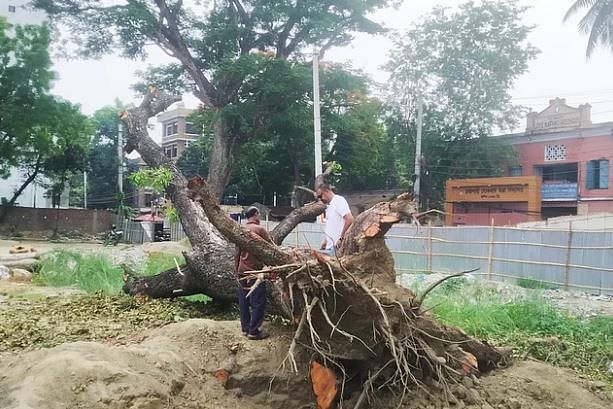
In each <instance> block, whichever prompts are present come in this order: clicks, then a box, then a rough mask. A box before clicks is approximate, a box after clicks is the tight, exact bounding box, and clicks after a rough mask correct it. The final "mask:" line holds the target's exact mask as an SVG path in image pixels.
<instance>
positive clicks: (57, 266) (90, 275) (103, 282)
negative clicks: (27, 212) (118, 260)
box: [33, 250, 211, 303]
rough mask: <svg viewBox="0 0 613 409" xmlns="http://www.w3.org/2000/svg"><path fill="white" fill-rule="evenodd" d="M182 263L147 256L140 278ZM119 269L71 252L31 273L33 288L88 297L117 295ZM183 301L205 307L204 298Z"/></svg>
mask: <svg viewBox="0 0 613 409" xmlns="http://www.w3.org/2000/svg"><path fill="white" fill-rule="evenodd" d="M175 258H176V260H177V263H179V265H182V264H183V263H185V259H184V258H183V256H174V255H169V254H166V253H162V252H153V253H150V254H149V257H148V258H147V261H146V262H145V265H144V266H143V268H142V271H140V272H139V273H140V275H144V276H151V275H155V274H158V273H161V272H162V271H165V270H168V269H171V268H175V267H176V266H175ZM123 273H124V271H123V269H122V268H121V267H118V266H114V265H113V264H112V263H111V261H110V259H109V258H108V257H107V256H105V255H102V254H91V253H88V254H80V253H77V252H74V251H67V250H57V251H54V252H52V253H50V254H47V255H45V257H44V258H43V259H42V260H41V261H40V262H39V263H38V264H37V265H36V267H35V269H34V277H33V281H34V283H35V284H38V285H44V286H49V287H75V288H79V289H81V290H83V291H86V292H88V293H97V292H102V293H104V294H117V293H118V292H120V291H121V287H122V286H123ZM179 298H181V299H182V300H184V301H189V302H194V303H207V302H209V301H210V300H211V299H210V298H209V297H207V296H206V295H191V296H188V297H179Z"/></svg>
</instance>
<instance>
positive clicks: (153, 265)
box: [141, 252, 185, 276]
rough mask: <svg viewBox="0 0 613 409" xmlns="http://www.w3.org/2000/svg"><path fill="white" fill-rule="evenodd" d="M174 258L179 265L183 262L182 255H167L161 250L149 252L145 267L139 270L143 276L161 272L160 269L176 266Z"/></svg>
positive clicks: (164, 269)
mask: <svg viewBox="0 0 613 409" xmlns="http://www.w3.org/2000/svg"><path fill="white" fill-rule="evenodd" d="M175 259H176V260H177V263H179V266H180V265H182V264H184V263H185V259H184V258H183V256H182V255H181V256H175V255H169V254H166V253H162V252H151V253H149V257H148V258H147V261H146V263H145V267H144V268H143V271H142V272H141V274H142V275H144V276H152V275H156V274H159V273H161V272H162V271H166V270H169V269H171V268H176V265H175Z"/></svg>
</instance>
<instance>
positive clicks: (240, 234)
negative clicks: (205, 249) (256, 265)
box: [187, 176, 293, 266]
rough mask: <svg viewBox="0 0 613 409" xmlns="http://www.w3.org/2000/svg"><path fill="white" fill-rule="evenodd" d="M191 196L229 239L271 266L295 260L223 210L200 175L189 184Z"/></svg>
mask: <svg viewBox="0 0 613 409" xmlns="http://www.w3.org/2000/svg"><path fill="white" fill-rule="evenodd" d="M187 188H188V189H189V196H190V198H191V199H192V200H194V201H196V202H199V203H200V204H201V206H202V208H203V210H204V213H205V214H206V216H207V217H208V219H209V220H210V222H211V223H212V224H213V226H215V228H216V229H217V230H219V232H220V233H221V234H222V235H223V236H224V237H225V238H226V239H228V240H229V241H231V242H232V243H234V244H236V245H237V246H238V247H240V248H241V249H243V250H245V251H248V252H249V253H251V254H257V257H258V260H260V261H261V262H262V263H264V264H266V265H270V266H276V265H279V264H288V263H291V262H292V261H293V258H292V256H291V255H290V254H289V253H286V252H284V251H282V250H280V249H279V248H278V247H277V246H276V245H274V244H273V243H269V242H267V241H265V240H263V239H261V238H260V237H259V236H257V235H255V234H253V233H250V232H249V230H247V229H245V228H243V227H241V226H240V225H239V224H238V223H236V222H235V221H234V220H232V219H231V218H229V217H228V215H227V214H226V213H225V212H224V211H223V210H221V208H220V207H219V203H218V202H217V199H216V197H215V196H214V195H213V194H212V192H211V190H210V189H209V187H208V184H207V182H206V181H205V180H204V179H203V178H202V177H200V176H194V177H193V178H191V179H190V180H189V182H188V184H187Z"/></svg>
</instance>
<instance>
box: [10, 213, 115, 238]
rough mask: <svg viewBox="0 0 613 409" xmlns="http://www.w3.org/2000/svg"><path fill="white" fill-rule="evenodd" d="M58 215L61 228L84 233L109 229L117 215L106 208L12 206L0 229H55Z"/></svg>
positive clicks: (59, 227)
mask: <svg viewBox="0 0 613 409" xmlns="http://www.w3.org/2000/svg"><path fill="white" fill-rule="evenodd" d="M58 216H59V217H58ZM56 217H57V224H58V229H59V230H72V231H75V230H76V231H80V232H82V233H100V232H104V231H107V230H109V229H110V228H111V225H112V224H113V223H114V222H115V215H114V214H113V213H111V212H109V211H106V210H94V209H32V208H27V207H12V208H10V209H9V211H8V215H7V218H6V222H5V223H3V224H0V229H2V230H7V229H13V228H15V229H16V230H17V231H43V230H53V229H54V228H55V223H56Z"/></svg>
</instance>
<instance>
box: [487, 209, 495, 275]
mask: <svg viewBox="0 0 613 409" xmlns="http://www.w3.org/2000/svg"><path fill="white" fill-rule="evenodd" d="M487 242H488V244H487V245H488V250H487V279H488V280H491V279H492V256H493V255H494V218H492V220H491V221H490V228H489V234H488V240H487Z"/></svg>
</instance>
